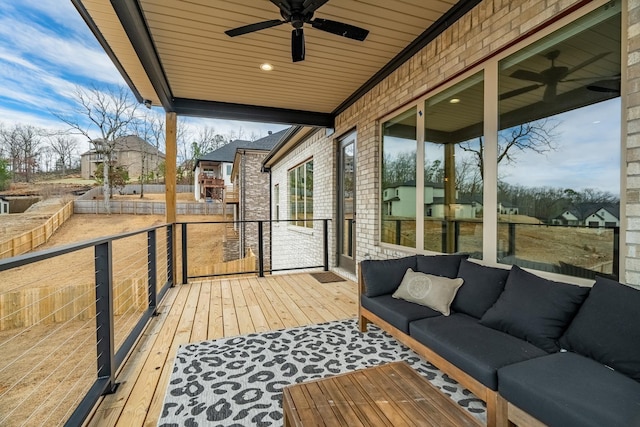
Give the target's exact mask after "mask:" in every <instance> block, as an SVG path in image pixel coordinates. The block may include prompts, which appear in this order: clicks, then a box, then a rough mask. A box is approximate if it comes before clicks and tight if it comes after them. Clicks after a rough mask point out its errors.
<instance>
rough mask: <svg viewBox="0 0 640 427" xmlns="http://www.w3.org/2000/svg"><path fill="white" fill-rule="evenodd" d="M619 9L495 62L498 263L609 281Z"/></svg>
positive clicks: (613, 266)
mask: <svg viewBox="0 0 640 427" xmlns="http://www.w3.org/2000/svg"><path fill="white" fill-rule="evenodd" d="M619 11H620V6H619V4H618V6H617V8H616V7H609V8H606V9H605V8H600V9H598V10H596V11H594V12H592V13H590V14H588V15H586V16H584V17H583V18H581V19H579V20H577V21H576V22H574V23H572V24H570V25H568V26H567V27H565V28H563V29H562V30H560V31H557V32H556V33H553V34H551V35H550V36H548V37H546V38H544V39H542V40H540V41H539V42H537V43H534V44H533V45H530V46H528V47H527V48H525V49H523V50H521V51H520V52H517V53H515V54H514V55H512V56H510V57H508V58H505V59H504V60H503V61H501V62H500V64H499V70H500V71H499V82H498V87H499V93H500V95H499V99H500V103H499V109H500V110H499V112H500V131H499V138H498V141H499V145H498V206H497V211H498V260H499V261H500V262H503V263H506V264H517V265H521V266H524V267H529V268H535V269H538V270H546V271H553V272H557V273H562V274H569V275H574V276H582V277H589V278H592V277H594V276H595V274H606V275H611V276H613V277H617V274H618V265H617V262H618V261H617V258H618V257H617V254H616V253H617V251H618V248H617V235H618V233H619V229H618V226H619V219H620V186H619V181H620V178H619V172H620V57H621V52H620V45H621V44H620V43H621V40H620V12H619Z"/></svg>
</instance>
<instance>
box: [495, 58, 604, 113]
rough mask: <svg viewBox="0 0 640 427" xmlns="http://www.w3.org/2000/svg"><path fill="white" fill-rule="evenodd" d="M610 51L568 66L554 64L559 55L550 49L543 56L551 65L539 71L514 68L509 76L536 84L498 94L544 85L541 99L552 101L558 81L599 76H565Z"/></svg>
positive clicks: (504, 94) (507, 95) (520, 91)
mask: <svg viewBox="0 0 640 427" xmlns="http://www.w3.org/2000/svg"><path fill="white" fill-rule="evenodd" d="M610 53H611V52H603V53H599V54H597V55H595V56H592V57H591V58H589V59H587V60H585V61H583V62H581V63H580V64H578V65H576V66H575V67H572V68H569V67H564V66H562V67H561V66H556V64H555V60H556V59H557V58H558V56H560V51H559V50H552V51H550V52H547V53H546V54H544V55H543V56H544V57H545V58H547V59H548V60H549V61H551V67H549V68H547V69H545V70H542V71H540V72H539V73H536V72H533V71H529V70H516V71H514V72H513V73H512V74H511V77H513V78H516V79H519V80H527V81H531V82H536V84H533V85H529V86H525V87H521V88H519V89H515V90H512V91H509V92H506V93H503V94H502V95H500V100H503V99H507V98H511V97H514V96H517V95H521V94H523V93H527V92H531V91H532V90H535V89H538V88H540V87H543V86H545V89H544V95H543V96H542V100H543V101H544V102H553V101H554V100H555V99H556V96H557V94H558V83H563V82H572V81H578V80H594V79H596V78H599V77H595V78H594V77H585V78H579V79H567V77H568V76H569V75H570V74H572V73H574V72H576V71H578V70H580V69H582V68H584V67H586V66H587V65H589V64H592V63H594V62H596V61H598V60H600V59H602V58H604V57H605V56H607V55H609V54H610Z"/></svg>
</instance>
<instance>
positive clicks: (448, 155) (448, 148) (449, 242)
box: [444, 144, 456, 254]
mask: <svg viewBox="0 0 640 427" xmlns="http://www.w3.org/2000/svg"><path fill="white" fill-rule="evenodd" d="M455 149H456V146H455V144H444V220H445V222H446V224H447V236H446V250H445V253H448V254H450V253H453V252H455V227H454V221H455V218H456V210H455V203H456V158H455Z"/></svg>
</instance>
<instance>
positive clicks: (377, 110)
mask: <svg viewBox="0 0 640 427" xmlns="http://www.w3.org/2000/svg"><path fill="white" fill-rule="evenodd" d="M580 3H587V2H581V1H577V0H547V1H540V0H537V1H531V0H516V1H509V0H486V1H483V2H482V3H480V4H479V5H478V6H476V7H475V8H474V9H473V10H471V11H470V12H469V13H467V14H466V15H465V16H464V17H462V18H461V19H460V20H458V21H457V22H455V23H453V24H452V25H451V27H450V28H448V29H447V30H446V31H445V32H443V33H442V34H441V35H439V36H438V37H437V38H436V39H435V40H434V41H432V42H431V43H430V44H429V45H428V46H426V47H425V48H423V49H422V50H421V51H420V52H418V53H417V54H416V55H415V56H414V57H413V58H412V59H411V60H409V61H407V62H406V63H405V64H403V65H402V66H401V67H399V68H398V69H397V70H396V71H395V72H393V73H392V74H391V75H390V76H388V77H387V78H386V79H385V80H384V81H382V82H381V83H379V84H378V85H377V86H375V87H374V88H373V89H371V90H370V91H369V92H368V93H366V94H365V95H364V96H363V97H362V98H360V99H359V100H358V101H356V102H355V103H354V104H353V105H352V106H350V107H349V108H348V109H347V110H346V111H344V112H343V113H341V114H340V115H339V116H338V117H337V118H336V122H335V133H334V134H333V135H331V136H329V137H318V136H317V135H316V136H315V137H314V138H313V139H314V141H315V142H314V144H313V145H312V146H311V145H309V144H303V147H300V148H299V149H298V151H297V153H298V157H297V158H298V159H301V158H303V157H310V156H312V155H313V156H314V159H315V156H319V158H322V159H323V160H322V163H320V162H319V163H318V165H317V166H316V167H315V168H314V173H318V174H320V173H327V172H323V171H324V167H325V165H329V166H331V167H330V173H331V174H332V177H331V183H332V184H335V167H333V166H335V156H336V150H335V141H336V140H337V138H339V137H340V136H342V135H344V134H346V133H348V132H350V131H351V130H353V129H354V128H355V129H356V130H357V178H356V180H357V188H356V193H357V208H356V209H357V215H358V221H357V222H356V236H357V242H356V245H357V252H356V259H357V260H358V261H359V260H362V259H365V258H367V257H370V258H391V257H397V256H402V255H405V254H406V253H404V252H401V251H398V250H394V249H389V248H385V247H384V246H380V245H379V232H378V230H379V221H380V218H379V216H380V209H379V194H380V189H379V173H380V171H379V162H380V139H381V138H380V135H379V134H378V133H379V120H380V118H381V117H383V116H385V115H387V114H389V113H391V112H393V111H394V110H397V109H399V108H400V107H402V106H407V108H409V107H410V106H411V105H410V103H411V102H413V101H414V100H415V99H416V98H419V97H420V96H423V95H424V94H425V93H427V92H428V91H429V90H431V89H433V88H435V87H436V86H438V85H439V84H441V83H442V82H444V81H447V80H448V79H450V78H452V77H454V76H455V75H456V74H458V73H460V72H462V71H464V70H467V69H469V68H470V67H471V66H472V65H475V64H478V63H479V61H481V60H483V59H484V58H486V57H488V56H489V55H491V54H492V53H493V52H496V51H498V50H500V49H501V48H503V47H505V46H506V45H507V44H509V43H510V42H512V41H513V40H514V39H517V38H519V37H521V36H524V35H525V34H526V33H527V32H529V31H531V30H532V29H534V28H535V27H537V26H539V25H541V24H543V23H545V22H547V21H548V20H549V19H551V18H553V17H555V16H557V15H558V14H561V13H563V12H566V11H568V10H570V9H571V8H572V7H575V6H576V5H579V4H580ZM588 6H589V5H587V7H588ZM624 9H626V10H624ZM625 16H626V18H627V22H628V52H627V66H628V68H627V71H628V75H627V78H626V82H625V83H626V85H627V90H626V92H627V93H628V99H627V100H626V101H627V105H626V113H625V115H626V116H625V120H623V126H622V133H623V139H625V138H624V137H626V139H625V148H624V149H623V150H622V156H623V162H624V166H623V171H622V176H623V181H622V188H623V189H624V188H626V192H623V194H621V198H622V200H621V204H622V205H623V206H624V207H625V208H624V209H621V211H622V212H625V213H626V215H627V217H626V218H625V217H624V216H623V218H621V221H622V222H621V230H622V231H621V233H622V236H621V240H622V241H623V242H625V243H624V244H625V245H626V252H625V254H626V262H625V268H624V269H625V271H624V272H622V279H621V280H622V281H625V282H626V283H628V284H631V285H636V286H637V285H640V0H628V1H625V2H623V18H624V17H625ZM623 22H624V20H623ZM623 77H624V74H623ZM623 88H624V85H623ZM292 154H293V153H292ZM324 156H330V158H331V160H329V158H325V157H324ZM294 163H295V160H292V161H289V158H287V165H288V166H287V167H291V166H293V164H294ZM274 182H276V181H274ZM280 182H281V185H280V191H281V193H282V192H283V191H286V181H285V180H284V179H281V181H280ZM625 186H626V187H625ZM334 188H335V185H331V186H328V187H326V188H324V187H323V188H321V189H319V190H320V192H319V193H318V195H317V196H316V195H314V196H315V197H314V204H315V203H320V204H327V206H328V205H331V204H333V206H332V207H331V208H330V209H327V210H326V211H325V212H326V213H327V214H329V213H330V214H331V218H335V199H336V195H335V192H334V191H333V189H334ZM283 196H286V195H285V194H281V200H282V201H284V200H285V198H284V197H283ZM321 197H322V200H324V198H325V197H326V199H327V201H323V202H321V201H320V199H321ZM281 204H282V203H281ZM283 206H286V205H284V204H283ZM283 206H281V208H280V209H281V210H280V211H281V212H284V210H283ZM318 212H319V211H318ZM318 216H319V215H318ZM330 241H331V242H332V244H333V245H335V242H333V238H331V240H330ZM621 250H624V249H622V248H621ZM334 253H335V248H334V247H332V252H331V254H334ZM334 258H335V257H334V256H331V259H332V260H334Z"/></svg>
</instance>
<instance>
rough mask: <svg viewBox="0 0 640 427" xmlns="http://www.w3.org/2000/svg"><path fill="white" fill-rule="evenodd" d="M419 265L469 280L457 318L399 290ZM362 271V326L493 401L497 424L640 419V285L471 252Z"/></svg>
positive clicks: (454, 306) (490, 411)
mask: <svg viewBox="0 0 640 427" xmlns="http://www.w3.org/2000/svg"><path fill="white" fill-rule="evenodd" d="M409 268H411V269H412V270H414V271H418V272H422V273H426V274H430V275H434V276H441V277H448V278H458V277H459V278H462V279H463V280H464V283H463V284H462V286H461V287H460V288H459V289H458V290H457V293H455V298H454V299H453V301H452V302H451V304H450V309H451V314H450V315H448V316H445V315H443V314H442V313H441V312H439V311H436V310H434V309H431V308H429V307H427V306H424V305H420V304H416V303H414V302H409V301H405V300H404V299H398V298H394V297H393V296H392V294H393V293H394V292H395V291H396V289H397V288H398V286H399V285H400V284H401V283H402V281H403V278H404V277H405V273H406V272H407V269H409ZM359 276H360V277H359V280H360V328H361V330H363V331H365V330H366V327H367V323H368V322H372V323H375V324H377V325H378V326H380V327H382V328H383V329H385V330H386V331H387V332H389V333H391V334H392V335H393V336H395V337H396V338H397V339H398V340H400V341H401V342H403V343H404V344H406V345H407V346H409V347H411V348H412V349H413V350H415V351H416V352H418V353H420V354H421V355H422V356H424V357H425V358H426V359H427V360H429V361H430V362H431V363H433V364H434V365H435V366H437V367H438V368H440V369H441V370H442V371H443V372H445V373H447V374H448V375H450V376H451V377H453V378H454V379H456V380H457V381H458V382H459V383H460V384H461V385H462V386H464V387H466V388H468V389H469V390H470V391H472V392H473V393H474V394H475V395H476V396H478V397H479V398H480V399H483V400H484V401H485V402H486V404H487V425H489V426H503V425H504V426H506V425H510V423H512V424H517V425H540V424H541V423H542V424H546V425H550V426H561V427H570V426H594V427H595V426H598V427H601V426H607V427H609V426H640V291H638V290H635V289H633V288H631V287H628V286H625V285H622V284H620V283H618V282H615V281H612V280H610V279H606V278H597V279H596V282H595V285H594V286H593V287H592V288H590V287H581V286H576V285H573V284H568V283H561V282H555V281H551V280H547V279H544V278H542V277H539V276H537V275H534V274H532V273H529V272H527V271H525V270H522V269H521V268H519V267H517V266H514V267H512V268H511V269H510V270H507V269H502V268H496V267H488V266H483V265H480V264H478V263H475V262H472V261H469V260H467V259H466V257H465V256H463V255H437V256H422V255H417V256H410V257H405V258H397V259H392V260H366V261H362V262H361V263H360V271H359ZM512 424H511V425H512Z"/></svg>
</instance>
